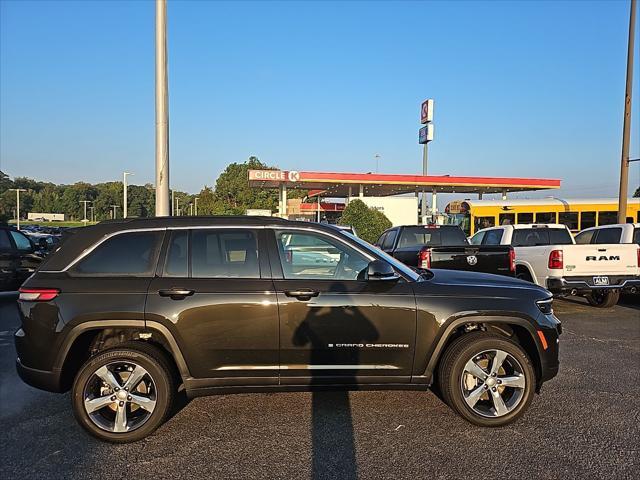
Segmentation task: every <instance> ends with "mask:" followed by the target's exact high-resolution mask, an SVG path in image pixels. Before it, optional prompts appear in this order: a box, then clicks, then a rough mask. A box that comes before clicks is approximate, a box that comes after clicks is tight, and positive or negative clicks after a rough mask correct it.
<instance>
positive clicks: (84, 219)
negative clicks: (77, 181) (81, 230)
mask: <svg viewBox="0 0 640 480" xmlns="http://www.w3.org/2000/svg"><path fill="white" fill-rule="evenodd" d="M80 203H82V204H83V205H84V218H83V219H82V222H83V223H84V226H85V227H86V226H87V222H88V221H89V220H87V203H91V200H80Z"/></svg>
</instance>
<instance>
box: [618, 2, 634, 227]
mask: <svg viewBox="0 0 640 480" xmlns="http://www.w3.org/2000/svg"><path fill="white" fill-rule="evenodd" d="M635 30H636V0H631V6H630V12H629V41H628V43H627V86H626V89H625V93H624V123H623V126H622V156H621V158H620V192H619V193H618V223H626V221H627V194H628V193H627V190H628V188H629V143H630V138H629V136H630V134H631V87H632V86H633V44H634V38H635Z"/></svg>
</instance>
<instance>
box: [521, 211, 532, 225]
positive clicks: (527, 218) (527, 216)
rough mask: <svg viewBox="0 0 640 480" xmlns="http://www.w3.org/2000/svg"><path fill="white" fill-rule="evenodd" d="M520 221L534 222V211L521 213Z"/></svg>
mask: <svg viewBox="0 0 640 480" xmlns="http://www.w3.org/2000/svg"><path fill="white" fill-rule="evenodd" d="M518 223H533V213H519V214H518Z"/></svg>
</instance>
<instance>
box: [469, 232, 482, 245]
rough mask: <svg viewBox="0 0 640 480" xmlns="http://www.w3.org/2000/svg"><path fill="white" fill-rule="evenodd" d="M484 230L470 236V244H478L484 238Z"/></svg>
mask: <svg viewBox="0 0 640 480" xmlns="http://www.w3.org/2000/svg"><path fill="white" fill-rule="evenodd" d="M485 233H486V232H479V233H476V234H475V235H474V236H473V237H471V240H470V243H471V245H480V244H481V243H482V239H483V238H484V235H485Z"/></svg>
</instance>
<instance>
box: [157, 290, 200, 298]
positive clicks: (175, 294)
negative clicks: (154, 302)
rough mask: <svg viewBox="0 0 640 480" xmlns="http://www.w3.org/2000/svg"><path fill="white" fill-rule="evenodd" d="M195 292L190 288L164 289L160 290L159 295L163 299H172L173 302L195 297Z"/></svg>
mask: <svg viewBox="0 0 640 480" xmlns="http://www.w3.org/2000/svg"><path fill="white" fill-rule="evenodd" d="M194 293H195V290H189V289H188V288H176V287H174V288H163V289H161V290H158V294H159V295H160V296H161V297H171V299H172V300H181V299H183V298H184V297H188V296H190V295H193V294H194Z"/></svg>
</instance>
